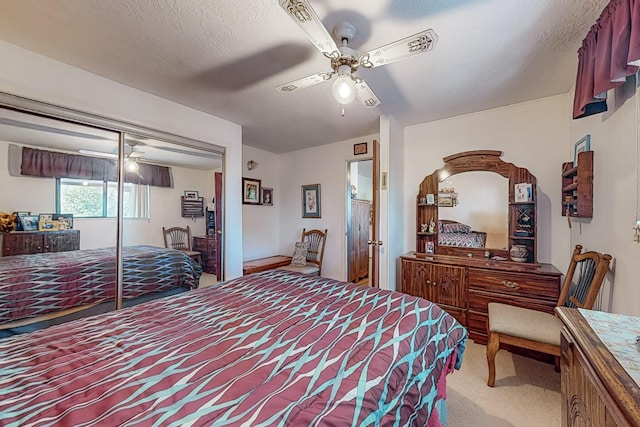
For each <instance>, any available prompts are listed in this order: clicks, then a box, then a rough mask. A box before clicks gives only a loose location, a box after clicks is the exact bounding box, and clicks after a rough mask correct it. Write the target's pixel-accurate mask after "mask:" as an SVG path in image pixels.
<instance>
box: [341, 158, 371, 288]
mask: <svg viewBox="0 0 640 427" xmlns="http://www.w3.org/2000/svg"><path fill="white" fill-rule="evenodd" d="M347 168H348V170H347V177H348V179H347V181H348V185H347V204H346V206H347V280H348V281H350V282H353V283H357V284H360V285H364V286H371V274H370V271H371V256H372V254H371V250H370V245H369V242H370V241H371V240H372V239H373V236H372V231H373V225H372V221H373V202H374V191H373V189H374V185H373V160H371V159H369V160H358V161H351V162H348V165H347Z"/></svg>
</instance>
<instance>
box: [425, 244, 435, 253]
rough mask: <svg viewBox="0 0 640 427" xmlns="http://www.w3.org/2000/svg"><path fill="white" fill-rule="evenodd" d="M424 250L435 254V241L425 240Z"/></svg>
mask: <svg viewBox="0 0 640 427" xmlns="http://www.w3.org/2000/svg"><path fill="white" fill-rule="evenodd" d="M424 251H425V253H428V254H433V253H434V251H435V245H434V244H433V242H425V244H424Z"/></svg>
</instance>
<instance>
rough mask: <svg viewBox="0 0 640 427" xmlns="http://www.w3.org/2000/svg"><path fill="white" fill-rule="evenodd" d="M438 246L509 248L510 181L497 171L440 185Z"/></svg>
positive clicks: (473, 173) (459, 177) (456, 177)
mask: <svg viewBox="0 0 640 427" xmlns="http://www.w3.org/2000/svg"><path fill="white" fill-rule="evenodd" d="M438 193H439V194H438V219H439V223H440V224H438V225H439V227H438V230H439V234H438V244H439V245H441V246H461V247H472V248H486V249H506V248H507V247H508V244H509V243H508V242H509V239H508V235H509V208H508V200H509V180H508V179H507V178H505V177H503V176H501V175H499V174H497V173H495V172H485V171H470V172H462V173H458V174H455V175H451V176H449V177H448V178H447V179H445V180H444V181H441V182H440V183H439V184H438Z"/></svg>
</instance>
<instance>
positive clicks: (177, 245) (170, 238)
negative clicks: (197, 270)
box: [162, 225, 202, 265]
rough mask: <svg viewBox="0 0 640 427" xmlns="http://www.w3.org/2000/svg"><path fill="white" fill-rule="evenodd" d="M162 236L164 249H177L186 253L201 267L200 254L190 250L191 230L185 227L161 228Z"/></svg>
mask: <svg viewBox="0 0 640 427" xmlns="http://www.w3.org/2000/svg"><path fill="white" fill-rule="evenodd" d="M162 235H163V237H164V247H165V248H171V249H177V250H179V251H184V252H186V254H187V255H189V257H191V258H193V259H194V260H195V261H196V262H197V263H198V265H202V254H201V253H200V252H198V251H194V250H192V249H191V228H189V226H188V225H187V226H186V228H183V227H171V228H164V227H162Z"/></svg>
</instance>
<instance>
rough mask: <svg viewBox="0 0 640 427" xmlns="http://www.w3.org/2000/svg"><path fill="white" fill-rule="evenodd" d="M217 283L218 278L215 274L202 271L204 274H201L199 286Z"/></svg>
mask: <svg viewBox="0 0 640 427" xmlns="http://www.w3.org/2000/svg"><path fill="white" fill-rule="evenodd" d="M216 283H218V278H217V277H216V275H215V274H209V273H202V276H200V283H199V284H198V287H199V288H205V287H207V286H211V285H213V284H216Z"/></svg>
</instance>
